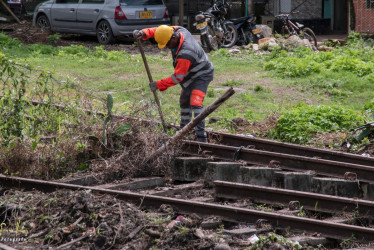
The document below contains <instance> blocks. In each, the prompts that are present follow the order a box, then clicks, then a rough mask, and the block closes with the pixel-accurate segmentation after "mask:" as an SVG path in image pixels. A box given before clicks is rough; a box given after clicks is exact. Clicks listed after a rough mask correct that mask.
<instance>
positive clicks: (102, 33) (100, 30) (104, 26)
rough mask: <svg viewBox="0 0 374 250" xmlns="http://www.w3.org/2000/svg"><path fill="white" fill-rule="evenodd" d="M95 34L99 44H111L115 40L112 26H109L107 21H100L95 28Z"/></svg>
mask: <svg viewBox="0 0 374 250" xmlns="http://www.w3.org/2000/svg"><path fill="white" fill-rule="evenodd" d="M96 36H97V40H99V43H101V44H104V45H105V44H111V43H113V42H114V41H115V39H114V36H113V32H112V28H111V27H110V24H109V23H108V21H105V20H103V21H101V22H100V23H99V24H98V25H97V28H96Z"/></svg>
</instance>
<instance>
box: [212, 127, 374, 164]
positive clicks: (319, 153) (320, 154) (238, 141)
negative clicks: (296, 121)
mask: <svg viewBox="0 0 374 250" xmlns="http://www.w3.org/2000/svg"><path fill="white" fill-rule="evenodd" d="M209 137H210V138H212V139H214V140H216V141H217V142H219V143H220V144H224V145H230V146H234V147H235V146H236V147H240V146H244V147H247V146H249V145H251V146H253V147H254V149H257V150H265V151H270V152H277V153H283V154H292V155H300V156H306V157H315V158H321V159H325V160H330V161H339V162H347V163H353V164H359V165H367V166H374V158H371V157H365V156H361V155H355V154H350V153H343V152H338V151H332V150H327V149H318V148H311V147H306V146H301V145H296V144H291V143H284V142H277V141H271V140H265V139H260V138H251V137H247V136H240V135H232V134H227V133H217V132H210V133H209Z"/></svg>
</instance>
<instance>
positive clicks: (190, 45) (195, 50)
mask: <svg viewBox="0 0 374 250" xmlns="http://www.w3.org/2000/svg"><path fill="white" fill-rule="evenodd" d="M172 27H173V29H174V30H175V32H177V33H179V34H180V41H179V45H178V48H176V50H172V55H173V66H174V74H172V75H171V76H168V77H166V78H164V79H161V80H158V81H156V83H157V88H158V89H159V90H160V91H164V90H166V89H167V88H169V87H170V86H174V85H176V84H180V85H181V86H182V88H187V87H188V86H189V85H190V84H191V83H192V82H193V81H194V79H197V78H207V81H211V80H212V79H213V65H212V63H211V62H210V61H209V58H208V56H207V55H206V54H205V52H204V50H203V48H202V47H201V46H200V45H199V44H198V43H197V42H196V40H195V39H194V38H193V37H192V35H191V33H190V32H189V31H188V30H187V29H185V28H183V27H181V26H172ZM156 29H157V28H148V29H143V30H142V31H143V32H144V33H145V35H144V36H143V39H144V40H146V39H149V38H153V37H154V34H155V32H156Z"/></svg>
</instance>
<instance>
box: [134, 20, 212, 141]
mask: <svg viewBox="0 0 374 250" xmlns="http://www.w3.org/2000/svg"><path fill="white" fill-rule="evenodd" d="M133 35H134V38H135V39H139V38H142V39H143V40H147V39H149V38H154V39H155V40H156V42H157V43H158V47H159V48H160V49H163V48H165V47H167V48H169V49H170V50H171V53H172V56H173V66H174V73H173V74H172V75H171V76H168V77H166V78H164V79H161V80H158V81H153V82H151V83H149V86H150V88H151V90H152V91H156V90H157V89H158V90H160V91H164V90H166V89H167V88H169V87H171V86H174V85H176V84H180V86H181V87H182V91H181V95H180V99H179V104H180V109H181V121H180V128H183V127H184V126H186V125H187V124H188V123H189V122H190V121H191V118H192V113H194V117H196V116H198V115H199V114H201V112H203V110H204V108H203V100H204V97H205V95H206V92H207V88H208V85H209V83H210V82H211V81H212V80H213V72H214V69H213V65H212V63H211V62H210V61H209V59H208V56H207V55H206V54H205V52H204V50H203V49H202V47H201V46H200V45H199V44H198V43H197V42H196V41H195V39H194V38H193V37H192V35H191V33H190V32H189V31H188V30H187V29H185V28H183V27H181V26H167V25H161V26H159V27H154V28H146V29H142V30H135V31H134V32H133ZM195 131H196V140H197V141H199V142H206V141H207V136H206V132H205V121H204V120H203V121H201V122H200V123H199V124H198V125H197V126H196V129H195Z"/></svg>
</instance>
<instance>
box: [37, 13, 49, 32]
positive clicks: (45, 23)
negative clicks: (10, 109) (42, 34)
mask: <svg viewBox="0 0 374 250" xmlns="http://www.w3.org/2000/svg"><path fill="white" fill-rule="evenodd" d="M36 26H38V27H39V28H41V29H49V28H51V25H50V23H49V20H48V17H47V16H46V15H40V16H38V18H37V19H36Z"/></svg>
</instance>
